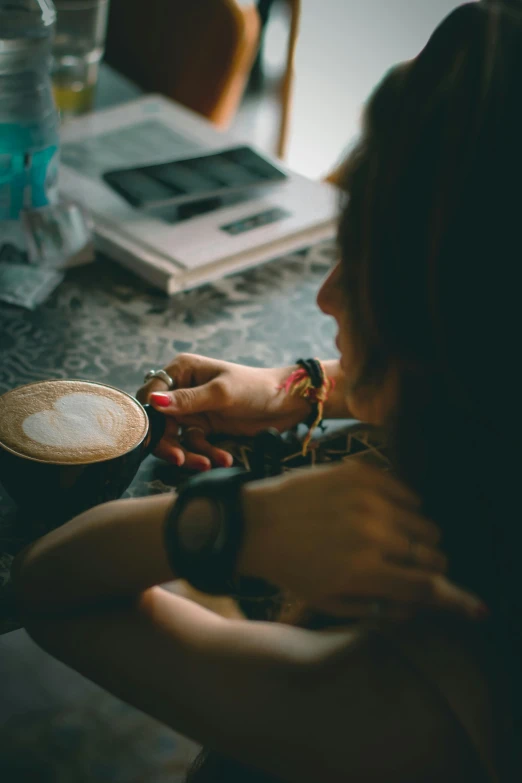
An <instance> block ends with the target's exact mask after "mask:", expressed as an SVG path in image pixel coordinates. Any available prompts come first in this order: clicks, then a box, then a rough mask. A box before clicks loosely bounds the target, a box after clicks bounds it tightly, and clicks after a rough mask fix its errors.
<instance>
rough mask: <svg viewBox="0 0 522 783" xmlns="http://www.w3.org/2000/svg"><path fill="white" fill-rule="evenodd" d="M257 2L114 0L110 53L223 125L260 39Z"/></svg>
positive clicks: (154, 87) (124, 69)
mask: <svg viewBox="0 0 522 783" xmlns="http://www.w3.org/2000/svg"><path fill="white" fill-rule="evenodd" d="M259 30H260V22H259V14H258V12H257V9H256V7H255V4H254V2H252V5H247V6H240V5H238V4H237V3H236V2H235V0H197V2H194V0H146V2H144V0H112V2H111V6H110V12H109V26H108V36H107V49H106V60H107V62H108V63H109V64H110V65H112V66H113V67H114V68H116V70H118V71H120V72H121V73H123V74H124V75H125V76H127V77H129V78H130V79H132V80H133V81H134V82H136V83H137V84H138V85H139V86H140V87H142V89H144V90H146V91H150V92H160V93H162V94H163V95H166V96H167V97H169V98H172V99H173V100H175V101H178V102H179V103H181V104H183V105H184V106H187V107H188V108H190V109H193V110H194V111H196V112H198V113H199V114H202V115H203V116H205V117H207V118H208V119H209V120H211V121H212V122H214V123H215V124H216V125H218V126H220V127H226V126H227V125H228V124H229V123H230V121H231V120H232V118H233V116H234V114H235V112H236V110H237V108H238V106H239V102H240V100H241V97H242V95H243V91H244V88H245V85H246V82H247V79H248V76H249V73H250V69H251V66H252V63H253V61H254V57H255V55H256V52H257V47H258V41H259Z"/></svg>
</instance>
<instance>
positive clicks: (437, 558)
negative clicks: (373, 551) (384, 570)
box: [384, 536, 448, 573]
mask: <svg viewBox="0 0 522 783" xmlns="http://www.w3.org/2000/svg"><path fill="white" fill-rule="evenodd" d="M384 557H385V559H386V560H390V561H393V562H395V563H397V564H399V565H402V566H407V567H409V568H422V569H425V570H427V571H432V572H437V573H445V572H446V571H447V569H448V559H447V557H446V555H445V554H444V553H443V552H441V551H440V549H437V548H436V547H435V546H432V545H431V544H424V543H422V542H420V541H414V540H413V538H410V537H407V536H390V539H389V543H388V546H387V548H386V553H385V555H384Z"/></svg>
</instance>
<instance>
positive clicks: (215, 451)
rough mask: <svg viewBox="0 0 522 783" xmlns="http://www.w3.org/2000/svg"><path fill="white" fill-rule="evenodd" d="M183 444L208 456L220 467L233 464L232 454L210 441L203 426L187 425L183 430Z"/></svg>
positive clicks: (192, 450)
mask: <svg viewBox="0 0 522 783" xmlns="http://www.w3.org/2000/svg"><path fill="white" fill-rule="evenodd" d="M183 444H184V445H185V446H186V448H187V449H189V450H190V451H191V452H194V453H195V454H201V455H203V456H205V457H208V458H209V460H210V461H211V462H212V464H213V465H216V466H218V467H220V468H230V467H232V465H233V462H234V458H233V457H232V454H229V452H228V451H224V449H219V448H217V447H216V446H213V445H212V444H211V443H209V442H208V440H207V436H206V434H205V431H204V429H203V428H201V427H186V428H185V429H184V430H183Z"/></svg>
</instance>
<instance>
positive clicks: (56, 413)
mask: <svg viewBox="0 0 522 783" xmlns="http://www.w3.org/2000/svg"><path fill="white" fill-rule="evenodd" d="M124 418H125V410H124V409H123V408H122V407H121V406H120V405H117V404H116V403H115V402H113V401H112V400H109V399H107V398H104V397H99V396H98V395H96V394H85V393H84V392H75V393H74V394H66V395H65V396H64V397H59V398H58V399H57V400H56V402H55V403H54V407H53V409H52V410H47V411H40V412H39V413H32V414H31V415H30V416H28V417H27V419H24V422H23V424H22V429H23V431H24V432H25V434H26V435H27V437H28V438H30V439H31V440H34V441H36V443H41V444H42V445H43V446H57V447H58V448H59V449H74V448H77V447H78V445H79V444H82V446H83V448H87V449H100V448H101V449H103V448H113V447H114V446H115V445H116V440H115V437H114V436H115V434H116V433H117V432H118V431H119V430H120V429H121V428H124V427H125V422H124V421H123V419H124Z"/></svg>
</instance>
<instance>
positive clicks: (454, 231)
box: [339, 2, 522, 780]
mask: <svg viewBox="0 0 522 783" xmlns="http://www.w3.org/2000/svg"><path fill="white" fill-rule="evenodd" d="M516 6H518V3H513V2H512V3H510V4H509V5H508V4H506V3H500V2H498V3H493V2H492V3H469V4H467V5H465V6H461V7H460V8H458V9H457V10H456V11H454V12H453V13H452V14H451V15H450V16H449V17H448V18H447V19H446V20H445V21H444V22H443V23H442V24H441V25H440V27H439V28H438V29H437V30H436V31H435V33H434V34H433V36H432V37H431V39H430V41H429V43H428V45H427V46H426V48H425V49H424V50H423V51H422V52H421V54H420V55H419V56H418V57H417V58H416V59H415V60H414V61H412V62H411V63H408V64H406V65H405V66H401V67H399V68H397V69H394V70H393V71H391V72H390V73H389V74H388V75H387V76H386V77H385V79H384V81H383V82H382V84H381V85H380V86H379V87H378V89H377V90H376V92H375V94H374V95H373V97H372V99H371V101H370V102H369V104H368V107H367V111H366V116H365V127H364V133H363V134H362V136H361V140H360V142H359V144H358V145H357V147H356V148H355V149H354V150H353V152H352V153H351V155H350V157H349V159H348V161H347V164H346V170H345V180H344V186H345V189H346V192H347V194H348V197H347V198H348V200H347V203H346V205H345V208H344V210H343V215H342V218H341V222H340V228H339V244H340V250H341V257H342V260H343V275H344V282H345V292H346V298H347V310H348V314H349V322H350V325H351V337H352V340H353V343H354V349H355V356H356V365H357V372H356V377H355V378H354V380H353V387H354V392H355V393H361V394H364V393H371V391H372V388H378V387H379V386H380V385H381V384H382V381H383V379H384V377H385V375H386V373H387V371H388V370H389V369H390V368H393V370H394V371H395V372H396V373H397V375H398V381H399V394H398V401H397V405H396V407H395V409H394V411H393V413H392V414H391V416H390V420H389V421H388V429H389V433H390V438H391V445H392V449H393V456H394V459H395V464H396V468H397V470H398V472H399V473H400V475H401V476H402V478H403V479H405V480H406V481H407V482H408V483H409V484H410V485H411V486H412V487H413V488H414V489H415V490H416V491H417V492H418V493H419V494H420V496H421V497H422V499H423V501H424V509H425V512H426V513H427V514H428V515H429V516H430V517H432V518H433V519H434V520H435V521H436V522H437V523H438V525H439V526H440V527H441V529H442V531H443V546H444V548H445V550H446V552H447V554H448V555H449V560H450V568H451V571H450V576H451V577H452V578H453V579H454V580H455V581H456V582H458V583H460V584H462V585H463V586H465V587H468V588H470V589H471V590H473V591H475V592H476V593H477V594H478V595H480V596H481V597H482V598H483V599H484V600H485V601H486V602H487V603H488V605H489V607H490V609H491V611H492V621H491V623H490V624H489V627H488V629H487V631H486V633H488V634H490V636H491V638H492V639H493V640H494V641H493V643H492V644H491V662H492V668H493V669H494V670H495V669H496V670H497V672H500V671H502V673H503V674H504V675H505V680H504V681H503V682H502V683H500V682H499V684H498V689H497V690H498V692H499V696H500V691H502V695H503V697H504V700H503V701H502V700H499V707H498V714H497V718H498V719H500V716H501V715H502V716H503V717H506V716H508V715H512V716H513V724H512V725H511V726H510V729H511V731H512V732H514V736H512V741H511V742H509V743H508V742H507V731H508V727H507V726H503V728H502V738H501V739H502V743H501V745H500V748H501V752H500V755H501V759H500V762H501V765H502V766H503V767H504V771H505V777H506V779H508V780H511V779H513V780H514V779H515V777H516V779H517V780H518V779H520V777H519V776H518V773H516V772H514V770H515V769H516V768H517V766H518V761H517V760H515V759H514V758H513V755H512V753H511V751H512V750H514V749H515V748H516V746H517V745H518V744H520V738H521V737H520V731H521V726H522V723H521V719H522V675H521V661H522V633H521V632H522V625H521V619H522V615H521V608H522V606H521V602H522V579H521V577H520V575H519V574H520V571H521V562H520V557H521V554H522V529H521V517H522V510H521V502H520V490H519V484H518V482H519V481H520V471H521V468H522V456H521V453H520V451H519V441H520V436H521V434H522V426H521V421H522V417H521V415H520V414H521V404H520V397H521V395H520V386H519V367H518V363H519V357H520V347H519V340H520V336H521V316H520V313H521V306H520V303H519V299H520V294H519V287H518V282H517V281H518V280H519V270H518V267H519V265H520V263H521V261H522V239H521V234H520V224H521V208H522V198H521V185H522V16H521V15H520V13H519V9H517V7H516ZM497 725H500V723H499V722H497Z"/></svg>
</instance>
